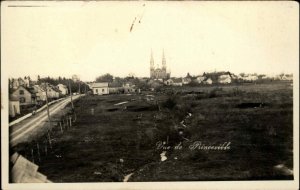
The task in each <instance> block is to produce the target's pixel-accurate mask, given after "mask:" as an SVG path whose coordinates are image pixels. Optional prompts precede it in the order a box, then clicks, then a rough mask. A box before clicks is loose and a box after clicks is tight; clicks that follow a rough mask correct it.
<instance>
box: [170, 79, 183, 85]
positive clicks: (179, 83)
mask: <svg viewBox="0 0 300 190" xmlns="http://www.w3.org/2000/svg"><path fill="white" fill-rule="evenodd" d="M182 84H183V83H182V78H174V79H173V84H172V86H182Z"/></svg>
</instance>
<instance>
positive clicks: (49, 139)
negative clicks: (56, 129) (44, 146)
mask: <svg viewBox="0 0 300 190" xmlns="http://www.w3.org/2000/svg"><path fill="white" fill-rule="evenodd" d="M45 84H46V105H47V114H48V120H49V128H50V130H51V119H50V111H49V104H48V83H45ZM47 135H48V141H49V145H50V148H52V145H51V138H50V133H49V130H47Z"/></svg>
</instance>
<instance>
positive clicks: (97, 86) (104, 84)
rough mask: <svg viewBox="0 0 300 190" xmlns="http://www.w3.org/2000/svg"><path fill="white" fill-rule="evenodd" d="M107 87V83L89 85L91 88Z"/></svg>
mask: <svg viewBox="0 0 300 190" xmlns="http://www.w3.org/2000/svg"><path fill="white" fill-rule="evenodd" d="M103 87H108V82H95V83H92V84H91V88H103Z"/></svg>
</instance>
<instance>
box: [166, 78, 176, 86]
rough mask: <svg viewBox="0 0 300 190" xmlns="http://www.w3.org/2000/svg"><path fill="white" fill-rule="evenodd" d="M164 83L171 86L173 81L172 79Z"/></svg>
mask: <svg viewBox="0 0 300 190" xmlns="http://www.w3.org/2000/svg"><path fill="white" fill-rule="evenodd" d="M164 83H165V85H168V86H172V85H173V83H174V81H173V79H168V80H166V81H164Z"/></svg>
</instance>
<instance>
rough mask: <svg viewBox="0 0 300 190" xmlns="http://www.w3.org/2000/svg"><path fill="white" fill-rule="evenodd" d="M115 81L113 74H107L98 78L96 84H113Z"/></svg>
mask: <svg viewBox="0 0 300 190" xmlns="http://www.w3.org/2000/svg"><path fill="white" fill-rule="evenodd" d="M113 79H114V77H113V76H112V75H111V74H109V73H106V74H104V75H101V76H99V77H97V78H96V82H112V81H113Z"/></svg>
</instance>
